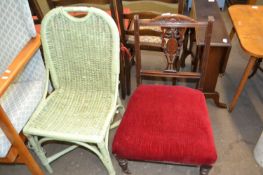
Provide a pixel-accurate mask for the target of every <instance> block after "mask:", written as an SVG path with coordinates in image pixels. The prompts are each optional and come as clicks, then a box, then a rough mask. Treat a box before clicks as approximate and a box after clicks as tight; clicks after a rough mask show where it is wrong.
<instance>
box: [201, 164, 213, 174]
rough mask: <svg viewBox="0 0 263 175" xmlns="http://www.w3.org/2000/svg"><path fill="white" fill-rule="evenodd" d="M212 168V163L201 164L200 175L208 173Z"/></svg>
mask: <svg viewBox="0 0 263 175" xmlns="http://www.w3.org/2000/svg"><path fill="white" fill-rule="evenodd" d="M211 168H212V166H210V165H201V166H200V175H208V173H209V171H210V170H211Z"/></svg>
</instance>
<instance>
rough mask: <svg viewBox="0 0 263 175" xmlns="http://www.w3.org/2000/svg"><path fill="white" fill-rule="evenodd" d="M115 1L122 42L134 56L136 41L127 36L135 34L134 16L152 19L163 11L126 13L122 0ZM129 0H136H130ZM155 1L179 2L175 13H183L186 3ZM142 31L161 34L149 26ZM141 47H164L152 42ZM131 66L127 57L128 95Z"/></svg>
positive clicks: (172, 1)
mask: <svg viewBox="0 0 263 175" xmlns="http://www.w3.org/2000/svg"><path fill="white" fill-rule="evenodd" d="M114 1H115V4H116V13H117V16H118V20H119V21H118V23H119V25H120V32H121V42H122V43H123V44H124V45H125V46H126V47H127V48H129V49H130V51H131V55H132V56H134V42H128V40H127V36H133V35H134V30H133V29H132V28H133V27H134V26H133V18H134V16H135V15H136V14H138V15H139V16H140V19H150V18H153V17H156V16H158V15H160V14H161V13H160V12H156V11H151V12H131V13H128V14H125V13H124V11H123V9H124V7H123V3H122V0H114ZM128 1H134V0H128ZM155 1H160V2H164V3H178V12H175V13H179V14H182V13H183V5H184V1H183V0H155ZM137 2H138V1H137ZM125 21H128V22H129V25H128V26H125ZM126 27H127V28H126ZM140 32H142V33H144V34H145V35H147V36H148V37H154V36H160V32H158V31H154V30H151V29H149V28H147V29H141V31H140ZM141 49H144V50H153V51H160V52H161V51H162V48H161V47H160V46H158V45H154V44H151V43H144V44H141ZM130 66H131V63H130V62H129V60H128V59H126V62H125V78H126V85H125V86H126V90H125V93H127V94H128V95H130V93H131V79H130Z"/></svg>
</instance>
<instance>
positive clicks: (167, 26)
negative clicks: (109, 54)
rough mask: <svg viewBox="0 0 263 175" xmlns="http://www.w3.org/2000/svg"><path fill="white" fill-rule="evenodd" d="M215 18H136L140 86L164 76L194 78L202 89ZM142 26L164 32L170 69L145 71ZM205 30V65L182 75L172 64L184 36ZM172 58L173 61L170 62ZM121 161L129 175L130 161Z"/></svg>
mask: <svg viewBox="0 0 263 175" xmlns="http://www.w3.org/2000/svg"><path fill="white" fill-rule="evenodd" d="M213 22H214V18H213V17H212V16H211V17H208V23H207V22H198V21H195V20H193V19H191V18H190V17H187V16H183V15H179V14H175V15H169V16H158V17H156V18H153V19H150V20H144V19H142V20H140V19H139V15H135V16H134V37H135V54H136V56H135V57H136V78H137V85H140V84H141V80H142V77H165V78H176V79H195V80H197V88H198V89H200V90H202V89H203V85H204V77H205V74H206V69H207V67H208V64H207V62H208V60H209V58H208V56H209V49H210V41H211V34H212V28H213ZM140 26H155V27H160V28H161V29H162V35H161V36H160V37H161V40H162V46H161V47H162V48H163V50H164V54H165V55H166V56H167V67H166V69H165V70H164V71H153V70H143V69H142V66H141V49H142V48H141V45H140V35H142V34H143V33H141V31H140ZM200 27H205V28H206V35H205V41H204V42H205V46H204V51H203V55H202V60H203V62H202V65H200V72H179V71H175V70H174V68H175V67H174V65H173V62H174V60H175V59H176V57H177V56H178V52H180V49H181V48H182V47H183V42H184V36H185V32H186V31H187V28H200ZM169 59H170V60H169ZM116 159H117V161H118V162H119V165H120V166H121V168H122V170H123V172H124V173H127V174H130V171H129V169H128V161H127V160H126V159H124V158H120V157H118V155H116ZM162 163H171V162H162ZM211 168H212V167H211V165H201V166H200V175H207V174H208V173H209V170H210V169H211Z"/></svg>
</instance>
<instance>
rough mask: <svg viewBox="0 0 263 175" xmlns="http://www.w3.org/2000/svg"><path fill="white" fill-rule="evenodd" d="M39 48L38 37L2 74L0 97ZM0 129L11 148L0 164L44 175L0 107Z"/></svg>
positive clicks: (23, 138) (0, 159)
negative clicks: (18, 166) (10, 164)
mask: <svg viewBox="0 0 263 175" xmlns="http://www.w3.org/2000/svg"><path fill="white" fill-rule="evenodd" d="M39 47H40V36H39V35H37V36H36V38H32V39H31V40H30V41H29V42H28V43H27V45H26V46H25V47H24V48H23V49H22V50H21V52H20V53H19V54H18V55H17V56H16V58H15V59H14V61H13V62H12V63H11V65H10V66H9V67H8V70H9V71H6V72H4V73H3V74H2V75H1V79H0V97H1V96H2V95H3V94H4V93H5V92H6V90H7V89H8V87H9V86H10V85H11V83H12V82H13V81H14V80H15V78H16V77H17V76H18V75H19V73H20V72H21V71H22V70H23V69H24V67H25V66H26V64H27V63H28V62H29V61H30V59H31V58H32V56H33V55H34V54H35V52H36V51H37V49H38V48H39ZM3 77H7V78H3ZM0 127H1V129H2V130H3V132H4V133H5V134H6V136H7V138H8V140H9V141H10V142H11V144H12V146H11V148H10V150H9V152H8V154H7V156H6V157H5V158H0V163H22V164H26V166H27V167H28V169H29V170H30V172H31V173H32V174H36V175H43V174H44V173H43V172H42V170H41V169H40V167H39V166H38V164H37V162H36V161H35V160H34V159H33V157H32V155H31V153H30V152H29V150H28V149H27V147H26V145H25V144H24V142H25V140H26V139H25V136H24V135H23V134H22V133H17V131H16V130H15V128H14V126H13V125H12V123H11V121H10V120H9V118H8V116H7V115H6V113H5V111H4V110H3V108H2V107H1V106H0Z"/></svg>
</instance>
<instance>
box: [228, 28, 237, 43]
mask: <svg viewBox="0 0 263 175" xmlns="http://www.w3.org/2000/svg"><path fill="white" fill-rule="evenodd" d="M235 33H236V29H235V28H234V27H232V29H231V31H230V34H229V38H230V41H232V39H233V37H234V35H235Z"/></svg>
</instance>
